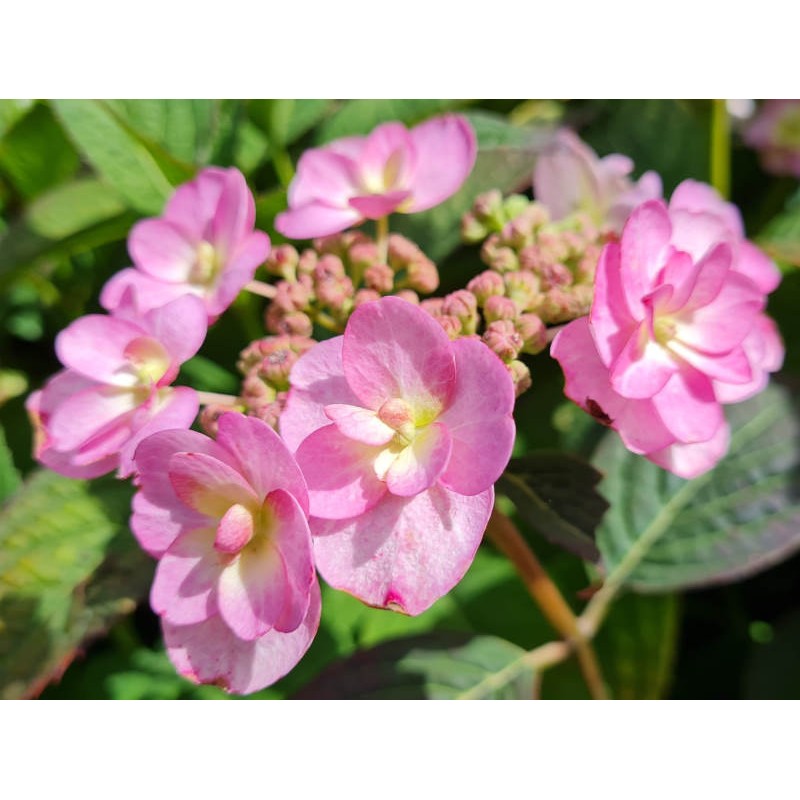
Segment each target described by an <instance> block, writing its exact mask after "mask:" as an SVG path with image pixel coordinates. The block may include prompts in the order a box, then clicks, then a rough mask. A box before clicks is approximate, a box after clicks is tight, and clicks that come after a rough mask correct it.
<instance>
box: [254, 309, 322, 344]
mask: <svg viewBox="0 0 800 800" xmlns="http://www.w3.org/2000/svg"><path fill="white" fill-rule="evenodd" d="M264 322H265V324H266V327H267V330H268V331H269V332H270V333H275V334H280V333H286V334H294V335H296V336H311V334H312V332H313V330H314V326H313V324H312V323H311V319H310V318H309V316H308V314H305V313H303V312H302V311H288V312H287V311H284V310H282V309H281V308H280V307H279V306H276V305H275V303H272V304H270V306H269V308H268V309H267V313H266V316H265V319H264Z"/></svg>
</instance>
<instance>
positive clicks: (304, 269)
mask: <svg viewBox="0 0 800 800" xmlns="http://www.w3.org/2000/svg"><path fill="white" fill-rule="evenodd" d="M317 261H319V256H318V255H317V253H316V251H315V250H303V252H302V253H300V258H299V259H298V261H297V271H298V273H299V274H301V275H310V274H311V273H312V272H314V267H316V266H317Z"/></svg>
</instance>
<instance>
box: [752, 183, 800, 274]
mask: <svg viewBox="0 0 800 800" xmlns="http://www.w3.org/2000/svg"><path fill="white" fill-rule="evenodd" d="M756 241H757V243H758V244H759V245H760V246H761V247H762V248H763V249H764V250H765V251H766V253H767V255H768V256H770V258H774V259H775V260H776V261H777V262H779V263H780V264H781V265H784V266H785V265H789V266H792V267H800V191H798V192H796V193H795V194H794V196H793V197H792V198H791V199H790V200H789V202H788V203H787V204H786V208H785V210H784V211H783V212H782V213H780V214H778V216H777V217H775V218H774V219H773V220H772V221H771V222H769V223H768V224H767V225H766V226H765V227H764V229H763V230H762V231H761V233H760V234H759V235H758V238H757V240H756Z"/></svg>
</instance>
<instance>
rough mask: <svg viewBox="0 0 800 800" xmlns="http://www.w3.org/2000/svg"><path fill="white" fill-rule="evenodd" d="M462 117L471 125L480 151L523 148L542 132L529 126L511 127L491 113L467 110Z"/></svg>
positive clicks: (503, 118) (505, 118)
mask: <svg viewBox="0 0 800 800" xmlns="http://www.w3.org/2000/svg"><path fill="white" fill-rule="evenodd" d="M462 116H464V117H466V118H467V120H469V123H470V125H472V128H473V130H474V131H475V137H476V138H477V140H478V148H479V149H480V150H488V149H490V148H492V147H503V146H506V147H525V146H526V145H528V144H529V143H530V141H531V138H532V137H535V136H537V135H541V131H543V130H544V128H534V127H532V126H530V125H512V124H511V123H510V122H509V121H508V118H507V117H505V116H503V115H502V114H493V113H492V112H491V111H482V110H474V111H471V110H469V111H464V112H462Z"/></svg>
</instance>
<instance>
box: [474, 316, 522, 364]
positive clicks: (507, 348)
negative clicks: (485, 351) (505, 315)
mask: <svg viewBox="0 0 800 800" xmlns="http://www.w3.org/2000/svg"><path fill="white" fill-rule="evenodd" d="M483 341H484V343H485V344H486V345H487V346H488V347H489V349H490V350H491V351H492V352H493V353H495V354H496V355H498V356H499V357H500V358H501V359H502V360H503V361H506V362H509V361H512V360H513V359H515V358H516V357H517V355H518V354H519V352H520V350H522V337H521V336H520V335H519V334H518V333H517V330H516V328H515V327H514V323H513V322H512V321H511V320H508V319H501V320H496V321H495V322H491V323H490V324H489V326H488V327H487V328H486V331H485V332H484V334H483Z"/></svg>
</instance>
